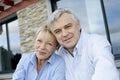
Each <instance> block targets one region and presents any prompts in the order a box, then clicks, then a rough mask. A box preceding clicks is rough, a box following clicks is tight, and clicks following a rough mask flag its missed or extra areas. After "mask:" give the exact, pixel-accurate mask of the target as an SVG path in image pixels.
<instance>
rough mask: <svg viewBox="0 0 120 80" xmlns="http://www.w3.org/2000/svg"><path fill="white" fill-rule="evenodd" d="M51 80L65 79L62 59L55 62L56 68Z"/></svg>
mask: <svg viewBox="0 0 120 80" xmlns="http://www.w3.org/2000/svg"><path fill="white" fill-rule="evenodd" d="M52 80H66V79H65V62H64V60H63V59H62V58H60V60H59V61H57V66H56V68H55V72H54V77H53V78H52Z"/></svg>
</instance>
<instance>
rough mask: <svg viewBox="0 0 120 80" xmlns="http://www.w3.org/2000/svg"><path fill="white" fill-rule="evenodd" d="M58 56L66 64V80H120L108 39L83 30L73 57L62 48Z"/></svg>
mask: <svg viewBox="0 0 120 80" xmlns="http://www.w3.org/2000/svg"><path fill="white" fill-rule="evenodd" d="M58 54H59V55H61V56H62V57H63V58H64V60H65V63H66V68H67V69H66V80H120V79H119V73H118V70H117V68H116V66H115V63H114V57H113V55H112V53H111V46H110V44H109V42H108V41H107V39H106V38H104V37H102V36H99V35H95V34H93V35H90V34H87V33H86V32H84V31H83V30H82V32H81V35H80V39H79V41H78V43H77V45H76V47H75V48H74V51H73V55H74V57H72V56H71V55H70V54H69V52H68V51H67V50H66V49H65V48H63V47H62V46H61V47H60V49H59V51H58Z"/></svg>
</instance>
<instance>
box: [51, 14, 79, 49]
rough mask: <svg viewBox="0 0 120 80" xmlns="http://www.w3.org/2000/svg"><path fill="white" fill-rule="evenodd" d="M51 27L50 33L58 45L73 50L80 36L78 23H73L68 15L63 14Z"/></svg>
mask: <svg viewBox="0 0 120 80" xmlns="http://www.w3.org/2000/svg"><path fill="white" fill-rule="evenodd" d="M52 25H53V26H52V31H53V33H54V35H55V36H56V38H57V40H58V42H59V43H60V45H62V46H64V47H65V48H67V49H68V50H71V49H72V50H73V49H74V47H75V45H76V43H77V42H78V39H79V36H80V24H79V22H78V23H77V22H75V21H74V20H73V18H72V16H71V15H70V14H68V13H64V14H63V15H61V17H60V18H59V19H58V20H57V21H55V22H53V24H52Z"/></svg>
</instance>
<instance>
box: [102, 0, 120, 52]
mask: <svg viewBox="0 0 120 80" xmlns="http://www.w3.org/2000/svg"><path fill="white" fill-rule="evenodd" d="M104 5H105V10H106V15H107V21H108V27H109V32H110V38H111V42H112V48H113V53H114V54H120V37H119V36H120V0H115V1H113V0H109V1H106V0H104Z"/></svg>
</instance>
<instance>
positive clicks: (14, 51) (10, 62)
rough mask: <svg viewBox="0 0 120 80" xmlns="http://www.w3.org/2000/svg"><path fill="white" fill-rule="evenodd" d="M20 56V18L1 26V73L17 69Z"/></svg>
mask: <svg viewBox="0 0 120 80" xmlns="http://www.w3.org/2000/svg"><path fill="white" fill-rule="evenodd" d="M20 57H21V50H20V33H19V27H18V20H17V19H15V20H12V21H11V20H10V21H5V22H4V23H3V24H2V25H1V26H0V73H3V72H11V71H13V70H15V68H16V65H17V63H18V61H19V59H20Z"/></svg>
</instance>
